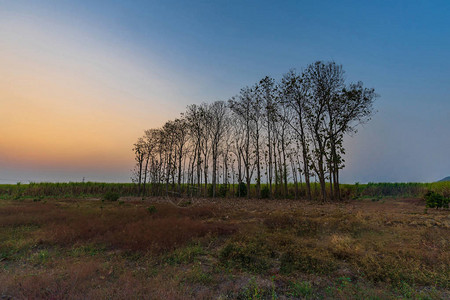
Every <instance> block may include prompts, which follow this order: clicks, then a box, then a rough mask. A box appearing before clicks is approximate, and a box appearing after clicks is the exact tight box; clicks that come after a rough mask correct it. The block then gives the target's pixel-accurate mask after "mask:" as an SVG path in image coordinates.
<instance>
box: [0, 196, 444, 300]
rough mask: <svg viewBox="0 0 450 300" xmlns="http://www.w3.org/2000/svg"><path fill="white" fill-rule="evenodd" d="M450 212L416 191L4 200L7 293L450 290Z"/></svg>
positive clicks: (2, 254)
mask: <svg viewBox="0 0 450 300" xmlns="http://www.w3.org/2000/svg"><path fill="white" fill-rule="evenodd" d="M449 283H450V214H449V211H448V210H436V209H425V203H424V202H423V200H420V199H414V198H398V199H395V198H385V199H379V198H374V199H361V200H352V201H347V202H343V203H329V204H324V205H319V204H317V203H315V202H307V201H294V200H246V199H216V200H215V201H213V200H211V199H190V200H189V199H173V200H167V199H159V198H148V199H145V200H141V199H140V198H132V197H128V198H126V197H122V198H121V199H120V201H118V202H106V201H100V200H99V199H98V198H83V199H81V198H49V197H40V198H33V199H32V198H21V199H18V200H14V199H2V200H0V297H1V298H2V299H8V298H19V299H21V298H51V299H72V298H78V299H79V298H83V299H142V298H156V299H161V298H165V299H185V298H196V299H211V298H212V299H297V298H307V299H310V298H311V299H348V298H352V299H398V298H406V299H408V298H411V299H412V298H415V299H445V298H447V299H448V298H449V297H450V286H449Z"/></svg>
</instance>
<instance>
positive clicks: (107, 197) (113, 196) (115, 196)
mask: <svg viewBox="0 0 450 300" xmlns="http://www.w3.org/2000/svg"><path fill="white" fill-rule="evenodd" d="M119 198H120V195H119V194H117V193H115V192H107V193H106V194H105V195H104V196H103V199H104V200H106V201H113V202H114V201H117V200H119Z"/></svg>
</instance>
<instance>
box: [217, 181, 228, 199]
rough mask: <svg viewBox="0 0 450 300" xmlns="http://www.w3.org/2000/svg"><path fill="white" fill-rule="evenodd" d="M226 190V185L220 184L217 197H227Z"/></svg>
mask: <svg viewBox="0 0 450 300" xmlns="http://www.w3.org/2000/svg"><path fill="white" fill-rule="evenodd" d="M227 192H228V188H227V186H226V185H224V184H222V185H221V186H220V188H219V193H218V194H217V196H219V197H222V198H225V197H226V196H227Z"/></svg>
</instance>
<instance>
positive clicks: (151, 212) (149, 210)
mask: <svg viewBox="0 0 450 300" xmlns="http://www.w3.org/2000/svg"><path fill="white" fill-rule="evenodd" d="M147 211H148V212H149V213H150V214H154V213H156V207H155V206H154V205H150V206H149V207H147Z"/></svg>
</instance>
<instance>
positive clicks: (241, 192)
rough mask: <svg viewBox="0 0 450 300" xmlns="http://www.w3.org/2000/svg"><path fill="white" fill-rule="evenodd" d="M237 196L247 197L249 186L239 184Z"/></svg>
mask: <svg viewBox="0 0 450 300" xmlns="http://www.w3.org/2000/svg"><path fill="white" fill-rule="evenodd" d="M236 196H237V197H246V196H247V185H246V184H245V183H243V182H241V183H239V185H238V191H237V193H236Z"/></svg>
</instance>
